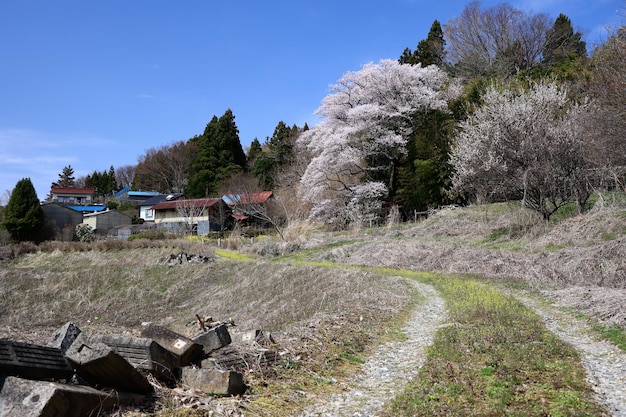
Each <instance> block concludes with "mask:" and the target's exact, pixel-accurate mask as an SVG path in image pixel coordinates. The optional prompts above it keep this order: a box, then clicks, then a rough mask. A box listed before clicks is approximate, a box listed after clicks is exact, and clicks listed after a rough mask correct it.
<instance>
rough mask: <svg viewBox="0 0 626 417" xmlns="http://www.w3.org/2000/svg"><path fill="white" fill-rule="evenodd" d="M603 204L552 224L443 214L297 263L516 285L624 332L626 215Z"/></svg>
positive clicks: (465, 211) (498, 214) (515, 209)
mask: <svg viewBox="0 0 626 417" xmlns="http://www.w3.org/2000/svg"><path fill="white" fill-rule="evenodd" d="M601 201H602V204H596V206H595V207H594V208H593V209H592V210H590V211H589V212H587V213H585V214H582V215H576V216H572V217H569V218H566V219H564V220H561V221H558V222H556V221H555V222H551V223H545V222H543V221H542V220H541V219H539V218H538V217H537V216H536V214H535V213H533V212H530V211H527V210H524V209H522V208H521V207H520V206H519V205H517V204H514V203H502V204H491V205H487V206H474V207H468V208H456V209H452V208H451V209H445V210H441V211H439V212H438V213H437V214H435V215H433V216H431V217H430V218H428V219H426V220H423V221H421V222H418V223H413V224H408V225H403V226H402V227H400V228H398V229H396V230H393V231H389V230H388V229H386V228H379V229H375V230H373V231H369V233H368V234H367V235H362V236H360V237H359V238H358V239H354V236H348V235H345V236H343V237H342V238H343V239H344V241H346V242H349V244H345V245H338V244H337V243H334V245H335V246H334V247H331V246H332V245H333V244H331V245H329V244H328V243H325V244H326V248H327V250H323V251H308V252H304V253H300V255H299V256H301V257H303V258H304V259H307V260H312V261H326V262H338V263H345V264H358V265H368V266H383V267H389V268H406V269H411V270H416V271H435V272H444V273H463V274H477V275H483V276H487V277H490V278H496V279H502V278H504V279H513V280H517V281H519V282H522V283H525V284H528V285H530V286H532V287H534V288H536V289H540V290H543V291H544V293H546V294H547V295H549V296H554V297H555V298H556V297H558V299H559V301H560V302H561V303H563V304H564V305H566V306H570V307H575V308H580V309H582V310H583V311H584V312H585V313H587V314H589V315H591V316H594V317H597V318H599V319H601V320H603V321H605V323H606V324H608V325H613V324H617V325H619V326H621V327H626V318H625V316H626V314H625V313H624V307H623V302H622V301H623V300H624V299H626V272H625V271H626V244H624V242H625V240H626V207H625V206H624V204H623V203H621V202H620V201H619V200H616V201H615V202H614V203H612V204H608V203H607V202H606V201H604V200H601ZM364 232H367V230H365V231H364ZM376 234H378V235H376ZM335 242H336V241H335ZM563 288H567V289H568V290H567V291H565V292H564V291H562V290H561V289H563ZM559 290H561V291H560V292H555V291H559ZM590 294H592V295H593V294H596V296H593V297H591V296H590ZM604 294H610V296H606V297H605V296H604ZM590 300H593V302H591V301H590Z"/></svg>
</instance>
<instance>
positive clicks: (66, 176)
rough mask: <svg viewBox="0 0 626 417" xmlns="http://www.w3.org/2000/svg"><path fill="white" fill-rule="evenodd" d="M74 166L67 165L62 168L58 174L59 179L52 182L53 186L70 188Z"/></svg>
mask: <svg viewBox="0 0 626 417" xmlns="http://www.w3.org/2000/svg"><path fill="white" fill-rule="evenodd" d="M74 180H75V178H74V168H72V166H71V165H68V166H66V167H64V168H63V171H62V172H61V173H60V174H59V180H58V181H57V182H53V183H52V187H53V188H57V187H58V188H72V187H74V186H75V184H74Z"/></svg>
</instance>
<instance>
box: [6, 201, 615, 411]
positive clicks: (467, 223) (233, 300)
mask: <svg viewBox="0 0 626 417" xmlns="http://www.w3.org/2000/svg"><path fill="white" fill-rule="evenodd" d="M625 209H626V206H625V205H624V204H623V203H621V202H620V201H618V200H614V199H612V198H611V199H609V198H606V199H605V200H599V201H598V202H597V203H596V205H595V207H594V208H593V209H592V210H590V211H589V212H587V213H585V214H583V215H576V216H571V217H563V218H562V219H560V220H558V219H557V221H554V222H552V223H550V224H546V223H544V222H543V221H541V220H540V219H538V218H537V217H536V215H535V214H534V213H532V212H527V211H524V210H522V209H520V207H519V206H518V205H516V204H495V205H488V206H474V207H467V208H454V207H449V208H446V209H442V210H439V211H437V212H436V213H433V215H431V216H430V217H429V218H428V219H425V220H421V221H419V222H417V223H409V224H401V225H395V226H389V227H380V228H372V229H360V230H352V231H348V232H342V233H330V232H319V231H313V230H311V229H310V228H307V227H303V228H302V229H298V230H299V231H298V230H296V229H293V230H292V231H290V233H288V234H287V236H290V237H291V240H290V241H288V242H281V241H279V240H275V239H273V238H269V237H268V238H264V239H257V240H255V242H254V243H250V241H249V240H248V239H241V240H240V239H239V238H232V239H231V242H229V245H230V246H231V247H232V248H237V249H238V251H236V252H230V251H223V250H221V249H215V248H214V247H213V246H211V245H210V244H206V243H205V244H201V243H190V242H188V241H163V242H157V243H155V242H142V241H140V242H129V243H127V244H122V243H119V242H109V243H107V242H100V243H98V244H93V245H92V246H85V245H73V244H58V245H56V246H55V245H54V244H51V245H48V246H46V245H44V246H42V247H41V248H40V249H41V250H38V251H35V252H32V253H26V254H23V255H20V256H19V257H18V258H17V259H14V260H6V261H2V264H1V267H0V338H2V337H8V338H12V339H16V340H22V341H28V342H35V343H45V341H46V340H47V339H48V338H49V335H50V334H51V332H52V331H53V330H55V329H56V328H58V327H59V326H60V325H62V324H63V323H65V322H67V321H73V322H75V323H77V324H78V325H79V326H80V327H81V328H82V329H83V330H93V331H98V332H111V333H117V334H126V335H136V334H138V332H139V331H140V328H141V323H142V322H144V321H151V322H154V323H158V324H161V325H164V326H167V327H169V328H171V329H173V330H175V331H177V332H180V333H181V334H184V335H187V336H192V335H193V334H195V333H197V332H198V328H197V323H196V322H195V319H194V317H195V315H196V314H198V315H200V316H202V317H206V316H212V317H214V318H215V319H217V320H228V319H232V320H233V321H234V322H235V324H236V326H235V327H234V328H232V331H237V330H248V329H253V328H260V329H263V330H264V331H267V332H271V333H272V334H273V335H274V338H275V339H276V341H277V343H278V344H279V345H280V349H281V350H282V351H283V352H287V353H288V354H289V357H290V358H293V359H294V360H295V361H296V363H297V365H296V366H291V365H289V366H280V367H278V368H276V369H272V370H264V371H263V370H258V369H257V370H251V373H250V374H249V375H247V378H248V382H249V384H250V391H249V392H248V393H247V395H246V397H245V399H243V402H242V401H241V400H228V399H226V400H224V399H222V400H211V401H208V403H209V404H210V406H211V407H214V409H215V410H218V411H220V410H221V411H220V412H222V413H223V414H224V415H232V414H228V413H231V412H232V413H234V412H235V411H234V410H239V411H238V412H243V413H244V415H286V414H289V413H290V412H292V411H297V410H300V409H301V408H302V407H304V406H305V405H306V404H307V403H308V402H310V401H313V400H314V399H315V398H320V397H322V398H323V397H325V396H326V395H327V394H329V393H332V392H337V391H338V390H342V389H345V386H346V385H345V384H349V383H350V379H351V378H350V376H351V374H352V373H353V372H356V371H357V370H358V368H359V367H360V365H361V364H362V363H363V359H364V358H366V357H368V356H369V354H370V353H372V352H374V351H375V350H376V349H377V346H379V345H380V344H381V343H384V342H386V341H390V340H391V341H393V340H401V339H402V336H401V335H400V334H399V331H400V327H399V326H401V325H402V323H405V321H406V320H407V319H408V313H409V311H410V310H411V309H412V308H413V307H414V306H415V305H416V304H420V303H422V301H423V300H422V301H420V297H419V296H417V295H416V293H415V291H414V290H413V289H412V288H413V287H412V285H411V284H410V283H409V282H408V281H407V280H406V279H405V278H404V276H408V275H406V274H408V272H406V273H404V272H403V273H400V272H398V273H397V274H394V273H392V272H390V271H393V270H398V271H400V270H406V271H432V272H440V273H447V274H470V275H472V276H484V277H486V278H488V280H487V281H485V282H491V283H492V284H493V285H498V286H499V285H500V284H502V285H506V286H507V288H509V289H511V288H513V289H514V288H518V289H519V288H526V289H527V290H538V291H539V292H540V293H541V294H543V295H544V296H545V297H547V298H549V299H553V300H557V301H558V303H559V304H560V305H563V306H567V307H572V308H574V309H576V310H578V311H580V312H583V313H585V314H586V315H588V316H592V317H595V318H597V319H599V320H602V321H603V322H604V323H605V324H607V325H611V324H615V325H618V326H620V327H621V328H622V329H623V328H624V327H625V326H626V311H625V310H624V308H625V307H624V304H625V303H624V300H625V299H626V279H625V277H624V270H625V269H624V267H625V265H624V264H625V263H626V256H625V255H626V248H625V246H624V236H625V235H626V217H625V216H624V213H625V212H626V211H625ZM304 230H306V233H304V232H303V231H304ZM180 251H185V252H187V253H198V254H202V255H207V256H209V257H210V258H211V259H212V261H211V262H209V263H197V264H196V263H189V264H182V265H168V264H167V263H166V262H164V260H166V259H167V258H168V257H169V256H170V255H171V254H175V253H178V252H180ZM341 265H344V267H341ZM352 265H362V266H368V267H372V268H369V269H368V268H354V267H352ZM382 267H384V268H386V269H381V268H382ZM403 274H404V275H403ZM434 329H435V328H434V327H433V331H434ZM283 365H286V364H283ZM297 392H304V393H307V395H304V396H301V397H298V400H297V401H296V400H294V397H293V396H294V395H296V396H298V395H299V394H297ZM294 393H296V394H294ZM316 393H317V394H316ZM185 395H187V396H188V397H186V398H187V399H188V398H196V395H197V394H193V393H187V394H185ZM183 397H184V396H183ZM177 398H178V400H176V399H175V398H173V397H171V398H170V397H167V401H166V400H163V399H161V400H160V402H157V405H156V407H157V410H161V414H160V415H180V416H183V415H205V414H201V413H200V414H184V413H183V411H180V410H182V408H181V409H180V410H179V411H178V412H179V414H167V413H172V412H173V411H172V410H173V409H174V410H175V409H178V407H177V406H176V404H179V405H180V403H179V402H180V401H182V400H181V398H180V395H179V397H177ZM177 401H179V402H178V403H177ZM196 401H197V403H198V404H200V403H202V401H205V400H202V401H200V400H199V399H197V398H196ZM183 403H184V401H183ZM168 404H169V405H168ZM172 407H173V409H172ZM228 410H230V411H228ZM279 410H280V411H279ZM186 412H187V411H185V413H186ZM128 415H131V414H128ZM529 415H530V414H529ZM564 415H568V414H564ZM570 415H574V414H570Z"/></svg>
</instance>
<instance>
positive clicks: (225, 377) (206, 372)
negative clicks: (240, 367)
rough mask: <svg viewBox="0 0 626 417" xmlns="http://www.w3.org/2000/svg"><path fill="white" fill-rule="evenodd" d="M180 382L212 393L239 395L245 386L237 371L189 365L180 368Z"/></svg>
mask: <svg viewBox="0 0 626 417" xmlns="http://www.w3.org/2000/svg"><path fill="white" fill-rule="evenodd" d="M181 383H182V384H183V385H185V386H187V387H189V388H192V389H197V390H200V391H203V392H205V393H207V394H212V395H241V394H243V393H244V392H245V391H246V388H247V387H246V384H245V383H244V382H243V375H242V374H241V373H239V372H236V371H222V370H220V369H202V368H193V367H189V366H185V367H184V368H182V370H181Z"/></svg>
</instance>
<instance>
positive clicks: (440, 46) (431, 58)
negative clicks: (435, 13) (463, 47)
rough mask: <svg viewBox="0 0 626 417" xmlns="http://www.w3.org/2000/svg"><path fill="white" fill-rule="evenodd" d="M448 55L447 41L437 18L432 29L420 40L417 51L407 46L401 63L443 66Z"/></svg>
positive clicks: (400, 60) (401, 57)
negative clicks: (412, 50)
mask: <svg viewBox="0 0 626 417" xmlns="http://www.w3.org/2000/svg"><path fill="white" fill-rule="evenodd" d="M445 57H446V41H445V39H444V37H443V30H442V29H441V24H440V23H439V21H438V20H435V21H434V22H433V24H432V26H431V27H430V31H429V32H428V35H427V36H426V39H423V40H421V41H419V42H418V44H417V48H416V49H415V52H411V49H410V48H406V49H405V50H404V52H403V53H402V56H400V59H399V62H400V63H401V64H411V65H415V64H422V66H423V67H426V66H428V65H437V66H439V67H443V65H444V64H445Z"/></svg>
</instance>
